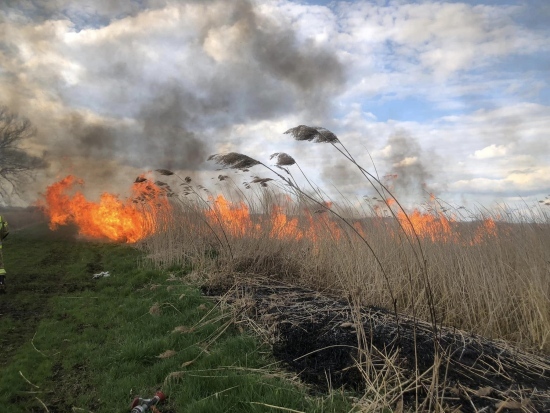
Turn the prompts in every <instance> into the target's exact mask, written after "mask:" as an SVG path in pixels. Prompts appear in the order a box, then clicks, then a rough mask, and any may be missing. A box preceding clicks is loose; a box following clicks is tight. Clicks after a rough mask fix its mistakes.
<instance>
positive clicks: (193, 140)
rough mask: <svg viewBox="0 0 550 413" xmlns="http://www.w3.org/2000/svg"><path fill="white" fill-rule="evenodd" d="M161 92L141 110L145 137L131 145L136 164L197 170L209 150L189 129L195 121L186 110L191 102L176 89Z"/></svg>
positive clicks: (175, 87)
mask: <svg viewBox="0 0 550 413" xmlns="http://www.w3.org/2000/svg"><path fill="white" fill-rule="evenodd" d="M160 90H161V92H160V93H159V94H158V95H157V96H156V98H155V99H153V100H152V101H151V102H149V103H147V104H146V105H144V106H143V107H142V108H141V111H140V114H139V117H138V119H139V121H140V123H141V124H142V125H143V133H142V135H140V136H139V139H135V140H133V141H132V143H131V145H132V148H131V150H132V152H133V153H134V154H137V160H138V161H141V162H144V163H145V164H146V165H151V166H157V167H161V168H167V169H195V168H198V167H199V165H200V164H201V163H202V162H203V161H205V160H206V157H207V155H208V153H209V152H210V149H208V146H207V144H206V143H205V142H204V141H202V140H201V139H200V138H199V137H198V136H197V135H196V134H195V133H194V132H193V131H190V130H188V129H187V125H188V124H190V123H192V117H193V114H192V113H189V112H188V111H187V110H186V108H187V107H189V106H187V105H189V103H191V102H189V101H187V100H186V99H185V94H183V93H182V91H181V90H180V89H179V88H178V87H177V85H175V86H174V87H172V88H168V87H162V88H161V89H160ZM186 104H187V105H186ZM190 106H191V107H192V105H190ZM136 166H139V165H136Z"/></svg>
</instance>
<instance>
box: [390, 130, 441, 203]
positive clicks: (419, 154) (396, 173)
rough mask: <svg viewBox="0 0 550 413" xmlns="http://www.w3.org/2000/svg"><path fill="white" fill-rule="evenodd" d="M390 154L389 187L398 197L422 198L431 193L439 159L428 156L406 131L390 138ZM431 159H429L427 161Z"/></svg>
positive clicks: (431, 155) (432, 155)
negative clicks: (431, 185)
mask: <svg viewBox="0 0 550 413" xmlns="http://www.w3.org/2000/svg"><path fill="white" fill-rule="evenodd" d="M387 144H388V145H389V146H390V147H391V150H390V154H389V157H388V159H387V161H388V166H387V168H388V176H390V178H389V180H390V181H389V185H390V186H391V187H392V188H393V191H394V193H395V195H396V196H412V197H421V196H423V195H424V194H425V191H430V189H429V186H428V185H429V181H430V180H431V179H432V178H433V173H432V168H431V167H430V166H429V165H432V166H433V165H434V164H435V162H436V161H437V158H436V157H435V155H434V154H430V155H428V156H427V155H426V154H425V153H424V151H423V150H422V148H421V147H420V144H419V143H418V141H417V140H416V139H415V138H414V137H412V136H411V135H410V134H409V133H408V132H406V131H399V132H396V133H394V134H393V135H391V136H390V137H389V138H388V143H387ZM426 158H429V159H426Z"/></svg>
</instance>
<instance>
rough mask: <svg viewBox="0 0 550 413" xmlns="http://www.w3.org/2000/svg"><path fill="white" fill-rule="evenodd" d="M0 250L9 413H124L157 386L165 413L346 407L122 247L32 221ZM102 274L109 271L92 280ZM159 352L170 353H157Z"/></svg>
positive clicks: (1, 384) (2, 400)
mask: <svg viewBox="0 0 550 413" xmlns="http://www.w3.org/2000/svg"><path fill="white" fill-rule="evenodd" d="M65 235H66V234H65ZM69 235H70V234H69ZM4 255H5V265H6V269H7V272H8V279H7V282H8V294H6V295H3V296H0V314H1V316H0V340H1V342H0V345H1V350H2V357H1V360H0V406H2V409H6V411H9V412H10V413H17V412H46V411H49V412H52V413H53V412H71V411H74V412H87V411H91V412H98V413H99V412H128V411H129V407H128V406H129V404H130V402H131V401H132V399H133V398H134V397H136V396H137V395H141V396H145V397H150V396H152V395H153V394H154V393H155V391H157V390H159V389H161V390H162V391H163V392H165V393H166V394H167V396H168V400H167V401H166V402H163V403H162V404H161V405H160V406H159V408H160V411H161V412H163V413H170V412H188V411H189V412H194V413H198V412H209V413H211V412H229V411H238V412H266V411H285V410H284V409H293V410H297V411H308V412H339V411H349V410H350V409H351V403H350V401H349V399H347V398H346V397H345V395H343V394H341V393H339V392H333V393H331V394H329V395H314V394H313V393H312V391H311V389H308V388H306V387H305V386H303V385H299V384H298V383H296V382H294V381H292V380H290V379H289V378H287V377H285V375H284V374H282V373H281V371H280V370H278V369H277V368H275V367H274V360H273V359H272V358H271V357H270V354H269V349H268V348H266V347H264V346H262V345H260V344H259V343H258V341H257V340H256V339H255V338H254V337H253V336H251V335H250V334H247V333H246V332H245V333H242V332H239V330H238V329H237V328H236V327H235V326H234V325H233V324H231V323H230V321H229V318H224V317H221V316H220V313H219V311H218V309H216V308H214V309H213V306H214V303H213V302H212V301H210V300H208V299H206V298H204V297H202V296H201V294H200V291H199V290H198V289H197V288H196V287H193V286H190V285H187V284H186V283H185V282H174V281H167V278H168V274H167V273H166V272H164V273H163V272H160V271H154V270H151V269H147V268H143V267H141V266H139V265H138V263H139V261H140V253H139V252H138V251H136V250H134V249H132V248H130V247H127V246H121V245H113V244H107V243H89V242H83V241H74V240H73V239H72V238H71V237H69V236H68V237H65V236H64V235H63V234H55V233H54V234H53V235H52V234H50V233H49V232H48V230H47V229H46V228H44V227H40V226H38V227H34V228H32V229H26V230H24V231H20V232H18V233H13V234H11V235H10V237H9V238H8V240H7V241H6V242H5V244H4ZM103 270H105V271H109V272H110V273H111V274H112V276H111V277H109V278H102V279H99V280H92V274H93V273H95V272H98V271H103ZM178 275H179V276H182V275H185V271H184V270H182V269H180V271H179V274H178ZM184 278H185V277H184ZM155 286H156V287H155ZM155 303H158V306H159V307H160V314H158V315H154V314H151V313H150V311H149V310H150V308H151V307H152V306H153V305H154V304H155ZM211 310H212V311H211ZM177 326H186V327H189V328H191V327H194V329H193V331H190V332H187V333H173V332H172V331H173V330H174V328H175V327H177ZM166 350H173V351H174V352H175V354H174V355H173V356H172V357H169V358H159V357H158V356H159V355H160V354H162V353H163V352H165V351H166ZM188 362H189V363H188ZM182 365H184V366H183V367H182ZM174 372H178V373H175V374H173V375H172V376H170V377H169V375H170V374H171V373H174ZM167 377H169V378H168V379H167ZM270 405H271V406H278V407H279V408H273V407H269V406H270ZM281 408H283V409H281ZM46 409H47V410H46ZM286 411H288V410H286Z"/></svg>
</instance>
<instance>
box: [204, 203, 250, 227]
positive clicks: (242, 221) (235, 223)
mask: <svg viewBox="0 0 550 413" xmlns="http://www.w3.org/2000/svg"><path fill="white" fill-rule="evenodd" d="M209 200H210V202H211V204H212V209H209V210H207V211H206V212H205V214H206V217H207V219H208V221H209V222H210V224H211V225H214V226H216V224H218V225H219V224H221V225H222V226H223V228H224V230H226V231H228V232H229V234H230V235H233V236H236V237H242V236H244V235H246V234H250V230H251V229H252V228H253V224H252V220H251V219H250V212H249V209H248V206H247V205H246V204H245V203H244V202H239V203H238V204H233V203H232V202H229V201H228V200H227V199H225V197H224V196H223V195H218V197H217V198H216V199H214V198H210V199H209Z"/></svg>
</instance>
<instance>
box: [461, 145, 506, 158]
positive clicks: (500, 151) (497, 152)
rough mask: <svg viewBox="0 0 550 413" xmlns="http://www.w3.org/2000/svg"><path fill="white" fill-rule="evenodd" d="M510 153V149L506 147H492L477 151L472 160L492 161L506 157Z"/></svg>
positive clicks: (471, 156)
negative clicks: (491, 159) (492, 159)
mask: <svg viewBox="0 0 550 413" xmlns="http://www.w3.org/2000/svg"><path fill="white" fill-rule="evenodd" d="M507 153H508V148H507V147H506V146H505V145H495V144H493V145H491V146H486V147H485V148H483V149H480V150H477V151H475V152H474V154H473V155H470V158H474V159H490V158H498V157H501V156H504V155H506V154H507Z"/></svg>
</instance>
